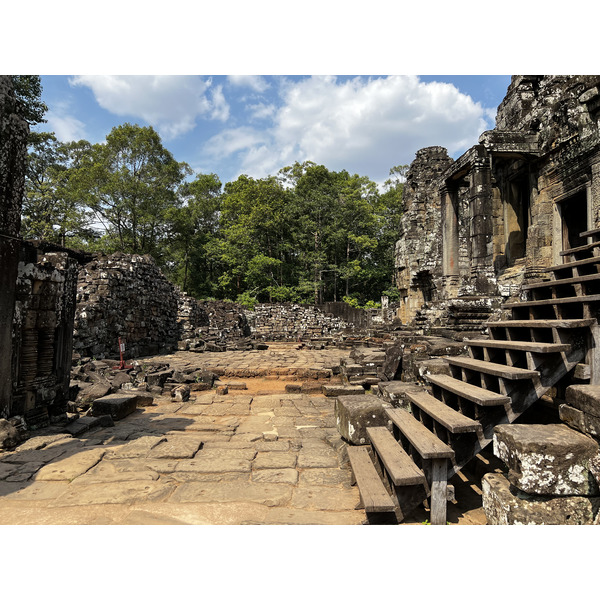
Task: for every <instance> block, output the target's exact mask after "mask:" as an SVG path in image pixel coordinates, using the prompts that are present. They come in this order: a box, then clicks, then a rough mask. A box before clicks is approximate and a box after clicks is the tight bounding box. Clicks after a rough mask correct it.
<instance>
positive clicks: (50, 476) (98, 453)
mask: <svg viewBox="0 0 600 600" xmlns="http://www.w3.org/2000/svg"><path fill="white" fill-rule="evenodd" d="M105 454H106V449H105V448H98V449H92V450H85V451H83V452H79V453H77V454H73V455H72V456H67V457H66V458H59V459H57V460H56V461H54V462H51V463H50V464H47V465H46V466H44V467H42V468H41V469H40V470H39V471H38V472H37V474H36V475H35V477H34V479H35V480H36V481H72V480H73V479H75V478H76V477H79V476H80V475H82V474H83V473H85V472H86V471H88V470H89V469H91V468H92V467H93V466H94V465H96V464H97V463H99V462H100V460H101V459H102V457H103V456H104V455H105Z"/></svg>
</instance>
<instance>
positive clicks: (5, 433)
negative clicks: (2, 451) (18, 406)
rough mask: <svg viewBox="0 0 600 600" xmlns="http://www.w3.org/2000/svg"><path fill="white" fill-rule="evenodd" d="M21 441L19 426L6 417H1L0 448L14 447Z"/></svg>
mask: <svg viewBox="0 0 600 600" xmlns="http://www.w3.org/2000/svg"><path fill="white" fill-rule="evenodd" d="M20 441H21V436H20V435H19V432H18V430H17V428H16V427H15V426H14V425H12V424H11V423H9V422H8V421H7V420H6V419H0V448H6V449H8V448H14V447H15V446H16V445H17V444H18V443H19V442H20Z"/></svg>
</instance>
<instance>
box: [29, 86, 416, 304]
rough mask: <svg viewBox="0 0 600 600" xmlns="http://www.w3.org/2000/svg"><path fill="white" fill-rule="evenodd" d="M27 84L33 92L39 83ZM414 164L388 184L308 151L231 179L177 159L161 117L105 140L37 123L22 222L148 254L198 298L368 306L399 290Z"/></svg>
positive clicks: (56, 236)
mask: <svg viewBox="0 0 600 600" xmlns="http://www.w3.org/2000/svg"><path fill="white" fill-rule="evenodd" d="M21 89H22V92H21V93H22V94H24V95H26V94H33V95H34V96H35V82H33V81H31V82H25V81H23V82H22V88H21ZM36 110H37V109H35V108H34V107H33V106H32V108H31V114H30V115H29V116H30V118H31V119H35V118H40V113H39V112H36ZM405 171H406V167H405V166H402V165H400V166H396V167H392V169H391V170H390V179H389V180H388V181H386V183H385V186H384V190H383V191H382V192H380V191H379V190H378V188H377V185H376V184H375V182H373V181H371V180H370V179H369V178H368V177H365V176H360V175H358V174H350V173H349V172H347V171H345V170H342V171H331V170H329V169H328V168H327V167H325V166H324V165H318V164H316V163H314V162H310V161H306V162H303V163H298V162H296V163H294V164H293V165H290V166H288V167H285V168H283V169H281V170H280V171H279V172H278V173H277V174H276V175H271V176H268V177H264V178H260V179H256V178H252V177H249V176H248V175H240V176H239V177H238V178H237V179H236V180H235V181H230V182H227V183H225V185H223V184H222V183H221V180H220V179H219V177H218V175H216V174H214V173H210V174H207V173H197V174H194V173H193V172H192V170H191V169H190V168H189V166H188V165H187V164H186V163H184V162H178V161H177V160H175V158H174V157H173V155H172V154H171V153H170V152H169V151H168V150H167V149H166V148H165V147H164V146H163V143H162V141H161V138H160V136H159V135H158V133H157V132H156V131H155V130H154V129H153V128H152V127H141V126H139V125H134V124H130V123H125V124H123V125H120V126H118V127H115V128H113V129H112V131H111V132H110V133H109V134H108V135H107V136H106V141H105V142H104V143H101V144H90V143H89V142H87V141H85V140H80V141H78V142H71V143H61V142H59V141H58V140H57V139H56V137H55V135H54V134H51V133H32V134H31V136H30V144H29V158H28V170H27V182H26V197H25V199H24V208H23V216H22V221H23V230H24V234H25V235H27V236H29V237H37V238H40V239H48V240H50V241H55V242H58V243H61V244H62V245H67V246H71V247H76V248H81V249H87V250H102V251H104V252H114V251H117V250H119V251H123V252H128V253H139V254H150V255H152V256H153V257H154V259H155V260H156V261H157V263H158V264H159V265H160V266H161V267H162V268H163V270H164V271H165V273H166V274H167V276H168V277H170V278H171V279H172V280H173V281H174V282H175V283H177V284H179V285H180V286H181V287H182V288H183V289H184V290H185V291H187V292H189V293H190V294H192V295H194V296H196V297H198V298H208V297H215V298H229V299H232V300H238V301H242V302H245V303H251V302H256V301H296V302H310V303H321V302H325V301H331V300H342V299H344V300H346V301H347V302H350V303H352V304H354V305H360V304H363V305H364V304H365V303H368V302H373V301H377V300H379V298H380V296H381V294H382V293H386V292H389V291H390V290H392V291H391V293H392V294H393V264H394V261H393V252H394V245H395V242H396V239H397V237H398V228H399V219H400V216H401V207H402V191H403V181H404V175H405Z"/></svg>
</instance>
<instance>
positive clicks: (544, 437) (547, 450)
mask: <svg viewBox="0 0 600 600" xmlns="http://www.w3.org/2000/svg"><path fill="white" fill-rule="evenodd" d="M494 454H495V455H496V456H497V457H498V458H500V459H501V460H503V461H504V462H505V463H506V465H507V466H508V467H509V474H508V478H509V481H510V483H511V484H512V485H514V486H515V487H517V488H519V489H520V490H521V491H523V492H526V493H529V494H540V495H556V496H570V495H579V496H584V495H585V496H589V495H595V494H597V493H598V491H599V488H598V481H597V480H596V476H595V475H594V474H593V473H594V472H595V467H594V463H595V461H598V458H599V448H598V444H597V443H596V442H594V441H593V440H591V439H590V438H588V437H586V436H585V435H582V434H581V433H578V432H576V431H573V430H572V429H570V428H569V427H567V426H566V425H498V426H496V427H495V428H494Z"/></svg>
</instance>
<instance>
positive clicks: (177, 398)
mask: <svg viewBox="0 0 600 600" xmlns="http://www.w3.org/2000/svg"><path fill="white" fill-rule="evenodd" d="M171 397H172V398H173V402H187V401H188V400H189V399H190V386H189V385H180V386H178V387H176V388H175V389H174V390H172V391H171Z"/></svg>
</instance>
